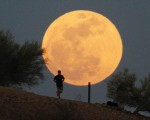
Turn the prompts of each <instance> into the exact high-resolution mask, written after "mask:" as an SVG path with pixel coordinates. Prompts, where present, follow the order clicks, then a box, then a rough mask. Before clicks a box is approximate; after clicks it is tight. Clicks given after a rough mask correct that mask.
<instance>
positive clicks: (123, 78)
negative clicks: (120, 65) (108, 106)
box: [107, 69, 150, 113]
mask: <svg viewBox="0 0 150 120" xmlns="http://www.w3.org/2000/svg"><path fill="white" fill-rule="evenodd" d="M136 81H137V78H136V75H135V74H133V73H129V71H128V70H127V69H124V71H121V72H119V73H117V74H114V75H113V76H112V78H111V80H110V81H109V82H108V83H107V89H108V91H107V96H108V97H109V98H111V99H113V100H114V102H118V103H119V104H120V105H123V107H124V106H130V107H134V108H136V110H135V113H137V112H139V111H148V112H150V75H148V76H146V77H145V78H144V79H141V80H140V84H139V85H135V82H136Z"/></svg>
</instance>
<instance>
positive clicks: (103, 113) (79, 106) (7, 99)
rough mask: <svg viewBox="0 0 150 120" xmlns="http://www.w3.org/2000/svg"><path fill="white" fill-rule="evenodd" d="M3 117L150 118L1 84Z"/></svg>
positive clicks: (63, 119)
mask: <svg viewBox="0 0 150 120" xmlns="http://www.w3.org/2000/svg"><path fill="white" fill-rule="evenodd" d="M0 108H1V109H0V120H149V119H150V118H147V117H144V116H140V115H136V114H132V113H126V112H124V111H121V110H118V109H114V108H111V107H108V106H104V105H101V104H88V103H85V102H80V101H72V100H64V99H57V98H53V97H46V96H40V95H36V94H34V93H29V92H25V91H23V90H20V89H16V88H7V87H0Z"/></svg>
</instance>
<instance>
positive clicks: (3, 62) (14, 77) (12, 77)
mask: <svg viewBox="0 0 150 120" xmlns="http://www.w3.org/2000/svg"><path fill="white" fill-rule="evenodd" d="M41 55H42V50H41V47H40V45H39V44H38V42H25V43H24V44H23V45H19V44H17V43H15V41H14V37H13V36H12V34H11V33H10V32H4V31H0V85H1V86H11V85H15V86H21V85H28V86H32V85H35V84H38V83H39V80H42V78H43V73H42V68H43V60H42V57H41Z"/></svg>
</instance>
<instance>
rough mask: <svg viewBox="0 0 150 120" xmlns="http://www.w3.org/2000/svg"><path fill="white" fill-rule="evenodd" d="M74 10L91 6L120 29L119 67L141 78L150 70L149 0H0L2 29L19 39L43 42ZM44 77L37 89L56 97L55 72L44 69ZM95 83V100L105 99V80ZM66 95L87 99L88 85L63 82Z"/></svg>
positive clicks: (18, 40)
mask: <svg viewBox="0 0 150 120" xmlns="http://www.w3.org/2000/svg"><path fill="white" fill-rule="evenodd" d="M73 10H91V11H95V12H98V13H100V14H102V15H104V16H106V17H107V18H108V19H110V20H111V21H112V22H113V23H114V24H115V25H116V27H117V28H118V30H119V31H120V34H121V37H122V40H123V47H124V51H123V57H122V60H121V63H120V65H119V66H118V68H117V70H116V71H115V72H117V71H120V70H122V69H123V68H128V69H129V70H130V71H131V72H134V73H135V74H137V76H138V77H139V78H142V77H144V76H146V75H148V74H149V73H150V50H149V49H150V0H1V3H0V29H1V30H10V32H11V33H12V34H13V35H14V36H15V39H16V41H17V42H19V43H20V44H22V43H23V42H24V41H25V40H38V41H39V42H40V43H41V42H42V39H43V36H44V33H45V31H46V29H47V27H48V26H49V25H50V24H51V23H52V22H53V21H54V20H55V19H56V18H58V17H59V16H61V15H63V14H64V13H66V12H70V11H73ZM44 73H45V81H44V82H43V83H42V84H40V85H38V86H36V87H34V88H31V89H30V90H29V89H28V90H29V91H32V92H34V93H37V94H40V95H45V96H52V97H56V95H55V90H56V88H55V84H54V83H53V81H52V80H53V75H52V74H51V73H49V71H48V70H47V69H45V70H44ZM109 79H110V77H109V78H108V79H107V80H105V81H103V82H102V83H99V84H96V85H93V86H92V102H100V103H102V102H106V101H107V100H108V98H106V92H107V89H106V83H107V81H108V80H109ZM62 97H63V98H64V99H73V100H74V99H81V100H82V101H86V99H87V87H75V86H71V85H68V84H65V85H64V93H63V95H62Z"/></svg>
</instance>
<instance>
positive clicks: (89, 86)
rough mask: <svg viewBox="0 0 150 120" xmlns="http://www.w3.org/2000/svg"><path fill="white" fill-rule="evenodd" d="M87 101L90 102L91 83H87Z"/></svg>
mask: <svg viewBox="0 0 150 120" xmlns="http://www.w3.org/2000/svg"><path fill="white" fill-rule="evenodd" d="M88 103H89V104H90V103H91V83H90V82H89V83H88Z"/></svg>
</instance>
